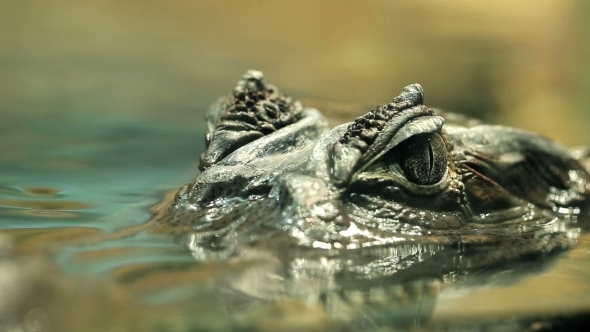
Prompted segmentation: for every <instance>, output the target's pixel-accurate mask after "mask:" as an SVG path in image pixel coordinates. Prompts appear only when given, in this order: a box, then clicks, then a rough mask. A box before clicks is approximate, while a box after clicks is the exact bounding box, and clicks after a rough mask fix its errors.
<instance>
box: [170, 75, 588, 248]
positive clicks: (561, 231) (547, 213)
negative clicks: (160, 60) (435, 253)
mask: <svg viewBox="0 0 590 332" xmlns="http://www.w3.org/2000/svg"><path fill="white" fill-rule="evenodd" d="M423 101H424V92H423V89H422V87H421V86H420V85H418V84H412V85H409V86H407V87H405V88H404V89H403V90H402V92H401V94H400V95H399V96H397V97H395V98H394V99H393V100H392V101H391V102H390V103H388V104H386V105H382V106H378V107H376V108H375V109H373V110H371V111H369V112H368V113H366V114H365V115H363V116H361V117H359V118H357V119H356V120H355V121H354V122H352V123H347V124H343V125H339V126H337V127H335V128H329V126H328V123H327V121H326V120H325V118H324V117H323V116H322V114H321V113H320V112H319V111H318V110H316V109H313V108H307V107H304V106H302V105H301V104H300V103H299V102H297V101H295V100H293V99H292V98H290V97H288V96H286V95H284V94H281V93H280V92H279V91H278V89H277V88H276V87H274V86H272V85H267V84H266V83H265V82H264V80H263V76H262V73H261V72H258V71H248V72H247V73H246V74H245V75H244V76H243V77H242V79H241V80H240V81H239V83H238V85H237V87H236V88H235V89H234V90H233V92H232V93H231V94H230V95H229V96H228V97H225V98H222V99H220V100H219V101H218V102H217V103H215V104H214V105H213V106H212V107H211V109H210V111H209V113H208V114H207V117H206V120H207V126H208V131H207V135H206V140H207V150H206V152H205V153H204V154H203V155H202V157H201V164H200V168H201V171H202V173H201V174H200V175H199V176H198V177H197V178H196V180H194V181H193V182H191V183H190V184H187V185H185V186H183V187H182V188H181V189H180V190H179V191H178V192H177V194H176V197H175V198H174V201H173V203H172V204H171V205H170V207H169V208H168V209H167V210H166V211H165V212H164V213H163V218H160V220H162V221H163V223H165V224H166V225H167V227H170V228H171V229H175V230H177V231H179V232H180V233H182V234H190V236H191V237H192V241H193V242H195V243H200V244H203V243H206V246H207V247H208V248H211V247H213V248H229V247H231V248H238V249H239V247H240V246H264V247H276V248H286V247H289V248H295V247H296V248H317V250H324V251H325V252H329V251H330V250H332V251H334V250H337V251H339V252H342V251H346V250H354V249H359V248H367V247H371V248H375V247H398V248H399V247H403V246H408V245H410V246H413V247H414V248H415V247H416V246H418V247H419V248H422V249H423V250H427V249H424V248H433V246H440V245H443V246H448V245H459V244H461V245H473V246H474V247H478V248H484V247H483V246H485V248H486V250H488V249H489V248H490V247H493V248H502V253H501V256H502V258H510V257H516V256H521V255H524V254H527V253H533V252H539V251H548V250H551V249H552V248H555V247H568V246H571V245H572V244H573V243H574V242H575V238H576V236H577V235H576V234H577V231H576V230H577V228H575V227H574V226H575V223H576V216H577V215H579V214H580V213H581V211H583V208H584V205H585V200H586V197H587V196H588V191H589V188H590V186H589V185H588V179H589V175H588V172H587V171H586V169H585V167H584V166H583V162H582V161H581V158H580V157H577V156H576V155H575V154H572V153H571V152H570V151H568V150H567V149H565V148H563V147H562V146H560V145H558V144H557V143H554V142H552V141H550V140H548V139H546V138H543V137H541V136H538V135H535V134H533V133H529V132H526V131H523V130H518V129H513V128H508V127H503V126H492V125H481V124H478V123H475V122H474V121H466V120H465V121H463V120H461V121H459V120H457V119H458V117H457V116H455V115H446V116H445V114H443V113H441V112H439V111H437V110H434V109H432V108H429V107H427V106H425V105H424V104H423ZM516 243H518V244H519V245H516ZM517 247H518V248H517ZM516 248H517V249H516ZM422 249H419V250H422ZM491 256H493V255H490V254H489V252H488V254H486V257H488V258H489V257H491ZM489 259H492V258H489Z"/></svg>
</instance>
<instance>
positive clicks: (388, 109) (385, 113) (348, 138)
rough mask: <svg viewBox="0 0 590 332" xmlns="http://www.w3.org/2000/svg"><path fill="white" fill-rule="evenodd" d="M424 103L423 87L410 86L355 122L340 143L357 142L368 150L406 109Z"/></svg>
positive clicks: (360, 146)
mask: <svg viewBox="0 0 590 332" xmlns="http://www.w3.org/2000/svg"><path fill="white" fill-rule="evenodd" d="M423 101H424V91H423V90H422V87H421V86H420V85H418V84H412V85H408V86H407V87H405V88H404V89H403V90H402V92H401V94H400V95H399V96H397V97H395V98H393V100H392V101H391V103H389V104H386V105H382V106H377V108H375V109H374V110H371V111H369V112H368V113H367V114H365V115H363V116H360V117H358V118H357V119H356V120H354V122H353V123H351V124H350V125H349V126H348V129H347V131H346V133H344V135H342V137H341V138H340V143H343V144H346V143H349V142H354V141H356V142H355V143H356V144H355V145H356V146H358V147H359V148H362V149H363V150H364V149H366V148H367V147H368V146H370V145H371V144H373V142H374V141H375V139H376V138H377V136H378V135H379V133H381V132H382V131H383V129H384V128H385V125H386V124H387V123H388V122H389V121H390V120H391V119H393V118H394V117H396V116H399V115H400V114H401V112H402V111H403V110H405V109H408V108H411V107H415V106H419V105H422V103H423ZM422 107H424V106H422ZM431 112H432V113H433V114H434V110H431ZM355 138H356V140H355ZM359 140H361V141H362V143H361V142H359ZM359 143H360V144H359ZM363 143H364V144H363ZM363 152H364V151H363Z"/></svg>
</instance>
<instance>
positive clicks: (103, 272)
mask: <svg viewBox="0 0 590 332" xmlns="http://www.w3.org/2000/svg"><path fill="white" fill-rule="evenodd" d="M511 3H512V2H510V1H506V2H501V3H499V2H495V4H494V5H486V4H479V5H476V4H472V3H471V2H469V1H460V0H457V1H454V2H453V3H452V5H448V4H447V5H443V4H442V3H441V4H432V3H429V2H423V1H422V2H421V1H414V2H408V3H399V4H397V5H392V4H389V3H388V2H383V1H372V2H370V3H369V2H355V1H348V2H347V3H346V5H342V4H341V3H340V2H335V1H329V0H324V1H303V2H291V3H289V2H283V3H281V4H279V3H274V2H264V1H244V2H240V3H239V4H236V3H234V2H228V1H225V2H224V1H218V2H215V3H213V2H211V3H207V2H203V3H194V4H189V3H188V2H184V1H170V2H168V3H167V5H165V6H164V5H161V4H158V3H157V2H143V1H142V2H141V3H139V2H137V1H133V0H128V1H118V2H108V1H107V2H104V1H88V2H85V3H83V4H82V3H79V2H77V1H69V0H60V1H55V2H47V3H42V4H35V6H29V5H27V4H26V3H25V2H22V1H8V2H7V3H6V5H5V6H4V8H3V10H2V11H0V28H1V29H2V30H1V31H2V34H0V73H1V74H0V112H1V113H0V118H1V120H0V133H1V135H2V136H1V137H2V139H1V140H0V152H1V153H0V229H1V230H0V235H2V236H1V237H0V271H2V273H0V299H2V298H3V299H14V301H12V302H10V301H0V330H1V329H4V330H8V329H9V328H12V330H13V331H16V330H18V329H16V328H15V326H18V327H19V328H20V330H19V331H23V330H24V331H39V330H40V331H137V330H141V331H194V330H199V329H200V330H227V329H230V328H235V329H256V330H269V331H270V330H276V329H277V328H285V327H293V328H294V329H298V328H301V329H309V330H326V329H329V328H333V329H343V330H345V329H346V328H350V329H359V330H362V329H378V328H379V326H380V325H385V326H388V319H389V318H388V317H389V316H388V315H389V314H391V313H392V312H395V310H399V307H398V308H397V309H396V308H394V306H395V305H398V306H402V307H403V305H400V303H402V304H403V303H404V301H406V302H405V303H406V304H405V305H406V308H405V309H404V310H399V311H398V312H402V313H404V314H407V315H406V316H407V317H410V318H411V319H410V322H409V323H408V324H409V326H410V327H415V328H419V325H420V324H426V323H424V322H425V318H426V317H424V316H431V317H430V321H431V324H433V325H425V326H439V327H441V326H442V327H444V326H447V325H449V324H450V325H451V326H452V327H457V328H465V329H468V330H469V329H472V328H476V327H478V326H479V325H477V324H488V323H489V324H491V326H496V327H498V326H499V327H504V328H505V329H507V330H510V329H512V330H518V329H519V328H521V327H522V326H521V325H519V324H521V322H519V321H514V320H510V318H509V317H513V316H515V315H516V316H520V317H523V316H524V317H528V316H531V315H532V316H542V315H551V316H554V315H558V314H564V315H572V314H577V313H587V312H589V311H590V299H588V297H587V296H586V294H588V293H589V292H590V282H589V281H590V269H589V268H588V266H590V265H589V263H590V239H589V238H588V236H586V235H584V234H583V235H582V236H581V238H580V240H579V243H578V245H577V246H576V247H575V248H574V249H572V250H569V251H567V252H564V253H562V254H559V255H556V256H547V257H544V258H543V259H541V260H539V261H537V260H535V261H529V262H527V261H524V262H519V265H518V266H510V265H509V266H504V267H500V268H498V269H495V270H489V271H487V270H486V271H479V273H476V274H475V275H474V276H473V277H472V278H471V277H465V276H461V275H456V276H454V275H449V276H446V277H445V279H444V280H442V281H438V282H432V283H431V282H427V283H423V284H420V283H416V284H414V285H408V286H407V287H406V288H407V289H406V288H404V289H402V288H399V287H397V288H396V285H391V284H388V283H387V282H386V281H382V280H381V281H380V282H381V283H380V282H375V280H373V281H368V282H365V283H363V282H359V283H354V282H353V283H346V282H345V281H346V280H344V281H343V280H337V279H335V278H333V273H334V271H336V270H337V269H338V268H339V266H337V263H338V262H337V261H335V260H323V259H316V260H309V261H301V260H295V261H292V262H289V265H288V266H284V262H281V261H280V260H279V261H278V260H277V259H276V257H272V256H270V257H269V256H268V255H266V254H265V253H257V252H253V253H249V254H250V255H251V256H249V261H248V262H241V261H236V260H227V261H226V260H215V261H212V262H206V261H202V260H198V259H196V258H198V257H199V253H198V252H194V251H193V252H191V251H190V250H189V248H187V247H186V246H185V245H184V243H183V242H182V241H178V239H177V238H175V237H174V236H173V235H164V234H157V233H151V232H147V231H146V230H145V229H144V225H145V224H146V223H147V222H148V220H149V219H150V216H151V211H150V209H151V208H152V207H153V206H154V205H156V204H157V203H158V202H160V201H162V200H163V199H164V198H165V196H166V195H167V194H168V193H170V192H171V191H173V190H174V189H176V188H178V187H179V186H181V185H183V184H185V183H187V182H189V181H190V180H191V179H193V178H194V177H195V176H196V175H197V160H198V156H199V154H200V153H201V152H202V151H203V149H204V144H203V143H204V140H203V132H204V123H203V121H202V117H203V110H204V109H205V108H206V107H207V105H208V104H210V103H211V102H213V101H214V100H215V99H216V98H217V96H218V95H222V94H225V93H227V92H228V91H229V89H231V88H232V87H233V85H234V84H235V82H236V81H237V79H238V78H239V77H240V75H241V74H242V73H243V72H244V71H245V70H247V69H250V68H256V69H261V70H263V71H264V72H265V75H266V77H267V78H268V81H269V82H272V83H275V84H277V85H278V86H279V87H280V88H281V89H282V90H283V91H286V92H288V93H291V94H294V95H296V96H297V97H299V98H302V99H303V100H304V101H306V102H307V103H308V104H310V103H311V104H312V105H315V106H317V107H319V108H320V109H322V110H325V111H328V112H327V113H328V115H329V116H330V117H331V118H332V123H340V122H343V121H345V120H349V119H351V118H353V117H354V116H355V115H358V114H360V113H362V112H363V111H366V110H367V109H368V107H371V106H374V105H376V104H378V103H384V102H387V101H389V100H390V99H391V98H392V97H393V94H394V93H397V92H398V91H399V90H400V88H401V87H403V86H405V85H407V84H410V83H414V82H419V83H421V84H422V85H423V86H424V88H425V90H426V102H427V104H429V105H433V106H442V107H444V108H446V109H449V110H453V111H461V112H466V113H469V114H472V115H476V116H478V117H480V118H484V119H486V120H489V121H491V122H500V123H505V124H510V125H514V126H518V127H524V128H528V129H531V130H535V131H538V132H542V133H544V134H545V135H547V136H549V137H551V138H555V139H558V140H559V141H561V142H563V143H565V144H568V145H577V144H589V143H590V140H589V136H588V133H587V131H586V130H585V128H584V123H586V122H585V121H583V120H584V119H587V118H588V112H586V111H585V110H586V109H585V108H584V107H583V106H585V105H578V99H579V97H580V96H578V95H577V94H576V93H578V92H576V89H574V88H572V87H575V86H577V82H578V81H577V80H578V77H577V75H578V74H577V73H578V70H577V66H578V63H577V62H576V61H574V60H575V58H576V52H575V50H576V49H577V46H578V44H580V43H582V42H581V41H579V40H577V39H576V38H575V36H577V33H578V30H577V29H578V27H577V26H576V25H575V24H576V22H577V21H578V18H577V16H576V15H577V13H576V12H577V4H576V3H575V2H574V1H549V2H546V4H544V5H539V4H537V3H536V2H526V1H524V2H518V3H515V4H511ZM449 6H450V7H449ZM582 21H583V20H582ZM336 27H337V28H336ZM586 76H587V75H586ZM581 95H585V94H583V93H581ZM582 97H584V96H582ZM359 105H361V106H359ZM364 105H368V106H364ZM557 113H558V115H559V116H556V114H557ZM580 119H582V120H580ZM408 250H409V252H410V253H412V250H414V249H412V248H409V249H408ZM8 252H11V253H10V254H9V253H8ZM415 254H420V255H424V256H427V255H428V251H427V250H426V251H424V252H420V253H418V251H416V253H415ZM379 255H384V256H385V257H387V253H376V254H375V256H376V257H380V256H379ZM367 259H368V258H367ZM376 262H377V263H375V265H374V266H377V265H379V264H381V265H380V266H385V267H386V266H388V264H393V263H392V262H388V261H387V260H386V259H383V260H376ZM309 266H313V268H311V269H310V268H309ZM287 272H288V274H289V275H288V278H287V277H286V273H287ZM312 272H313V273H312ZM373 284H377V287H372V285H373ZM390 286H391V287H390ZM339 287H340V288H342V289H345V290H346V291H343V292H342V294H334V293H333V292H330V290H334V289H338V288H339ZM412 292H413V293H412ZM320 293H321V295H319V294H320ZM285 294H287V295H285ZM408 294H414V295H415V294H421V295H420V296H421V297H418V298H420V301H417V302H411V301H410V302H407V295H408ZM270 295H272V296H275V297H274V298H273V299H274V302H273V301H268V299H265V296H267V297H268V296H270ZM363 303H364V304H366V303H370V305H363ZM416 303H418V305H417V306H412V305H415V304H416ZM394 309H395V310H394ZM412 315H413V316H412ZM491 317H494V318H491ZM353 318H354V319H357V318H358V320H356V321H357V322H360V323H355V324H359V325H354V324H352V323H350V320H354V319H353ZM504 318H505V319H504ZM482 319H483V320H484V321H483V322H482ZM486 319H488V321H486ZM497 319H501V320H500V321H498V320H497ZM470 322H475V323H473V324H475V325H469V324H471V323H470ZM363 324H364V325H363ZM461 324H463V325H461ZM536 326H537V327H539V326H541V327H543V325H536Z"/></svg>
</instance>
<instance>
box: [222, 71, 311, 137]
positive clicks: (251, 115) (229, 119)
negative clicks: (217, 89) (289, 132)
mask: <svg viewBox="0 0 590 332" xmlns="http://www.w3.org/2000/svg"><path fill="white" fill-rule="evenodd" d="M301 110H302V108H301V106H300V104H299V103H298V102H296V101H293V99H292V98H291V97H289V96H287V95H284V94H281V93H280V92H279V90H278V89H277V88H276V87H275V86H273V85H270V84H268V85H266V84H265V83H264V80H263V77H262V73H261V72H259V71H255V70H251V71H248V72H247V73H246V74H245V75H244V76H243V77H242V79H241V80H240V81H239V82H238V85H237V86H236V88H235V89H234V90H233V92H232V93H231V94H230V96H229V97H228V99H227V102H226V104H225V110H224V112H223V113H222V114H221V117H220V121H219V124H218V127H217V129H216V130H238V131H239V130H256V131H259V132H261V133H262V134H264V135H266V134H269V133H271V132H273V131H276V130H278V129H281V128H283V127H285V126H287V125H289V124H292V123H294V122H297V121H298V120H299V119H300V117H301Z"/></svg>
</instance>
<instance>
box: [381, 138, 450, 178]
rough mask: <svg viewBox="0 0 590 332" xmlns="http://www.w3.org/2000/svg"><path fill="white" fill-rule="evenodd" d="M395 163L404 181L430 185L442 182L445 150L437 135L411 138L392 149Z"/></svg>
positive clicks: (445, 167) (445, 163) (445, 165)
mask: <svg viewBox="0 0 590 332" xmlns="http://www.w3.org/2000/svg"><path fill="white" fill-rule="evenodd" d="M392 152H393V155H394V158H395V162H397V163H398V164H399V166H400V168H401V169H402V171H403V172H404V175H405V176H406V179H408V180H409V181H411V182H414V183H416V184H421V185H431V184H435V183H437V182H439V181H440V180H442V178H443V176H444V175H445V172H446V169H447V149H446V146H445V142H444V141H443V139H442V137H441V136H440V135H439V134H438V133H428V134H420V135H415V136H412V137H410V138H408V139H406V140H405V141H403V142H401V143H400V144H399V145H398V146H396V147H395V148H394V149H393V151H392Z"/></svg>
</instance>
